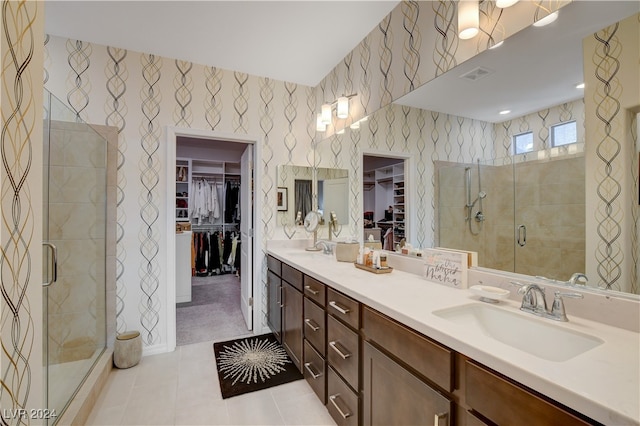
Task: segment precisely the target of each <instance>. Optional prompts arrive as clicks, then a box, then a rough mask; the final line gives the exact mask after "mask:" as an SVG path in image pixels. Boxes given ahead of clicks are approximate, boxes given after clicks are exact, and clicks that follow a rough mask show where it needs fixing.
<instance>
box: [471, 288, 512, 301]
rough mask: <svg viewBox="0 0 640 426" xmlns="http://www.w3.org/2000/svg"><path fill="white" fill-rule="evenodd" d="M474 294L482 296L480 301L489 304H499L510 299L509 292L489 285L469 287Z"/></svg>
mask: <svg viewBox="0 0 640 426" xmlns="http://www.w3.org/2000/svg"><path fill="white" fill-rule="evenodd" d="M469 290H471V292H472V293H474V294H476V295H478V296H480V300H482V301H483V302H488V303H498V301H499V300H502V299H506V298H507V297H509V293H510V292H509V290H505V289H503V288H499V287H491V286H488V285H474V286H471V287H469Z"/></svg>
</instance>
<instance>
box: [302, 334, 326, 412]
mask: <svg viewBox="0 0 640 426" xmlns="http://www.w3.org/2000/svg"><path fill="white" fill-rule="evenodd" d="M325 370H326V363H325V361H324V358H323V357H322V355H320V354H319V353H318V352H317V351H316V350H315V349H313V347H312V346H311V345H310V344H309V342H308V341H307V340H305V341H304V370H303V371H302V373H303V374H304V379H305V380H306V381H307V383H309V386H311V389H313V391H314V392H315V393H316V395H317V396H318V398H319V399H320V401H322V404H323V405H325V404H326V403H327V374H326V371H325Z"/></svg>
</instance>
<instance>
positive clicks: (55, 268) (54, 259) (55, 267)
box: [42, 242, 58, 287]
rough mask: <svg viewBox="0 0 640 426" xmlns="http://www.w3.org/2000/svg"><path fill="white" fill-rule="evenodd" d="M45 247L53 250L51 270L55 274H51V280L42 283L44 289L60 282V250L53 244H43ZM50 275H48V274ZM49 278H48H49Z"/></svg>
mask: <svg viewBox="0 0 640 426" xmlns="http://www.w3.org/2000/svg"><path fill="white" fill-rule="evenodd" d="M42 245H43V246H46V247H47V248H49V250H51V269H52V271H53V273H52V274H51V279H50V280H47V281H46V282H43V283H42V286H43V287H49V286H50V285H51V284H53V283H55V282H56V281H58V248H57V247H56V246H55V245H53V244H51V243H46V242H45V243H42ZM47 275H48V274H47ZM47 278H48V277H47Z"/></svg>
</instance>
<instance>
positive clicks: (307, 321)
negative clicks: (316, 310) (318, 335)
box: [304, 318, 320, 331]
mask: <svg viewBox="0 0 640 426" xmlns="http://www.w3.org/2000/svg"><path fill="white" fill-rule="evenodd" d="M304 323H305V324H307V325H308V326H309V327H310V328H311V330H313V331H318V330H320V326H319V325H318V324H316V323H315V322H314V321H313V320H312V319H309V318H305V320H304Z"/></svg>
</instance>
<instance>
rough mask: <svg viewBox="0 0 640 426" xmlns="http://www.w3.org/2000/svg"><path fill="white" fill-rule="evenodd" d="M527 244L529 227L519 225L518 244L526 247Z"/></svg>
mask: <svg viewBox="0 0 640 426" xmlns="http://www.w3.org/2000/svg"><path fill="white" fill-rule="evenodd" d="M526 244H527V227H526V226H524V225H519V226H518V245H519V246H520V247H524V246H525V245H526Z"/></svg>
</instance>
